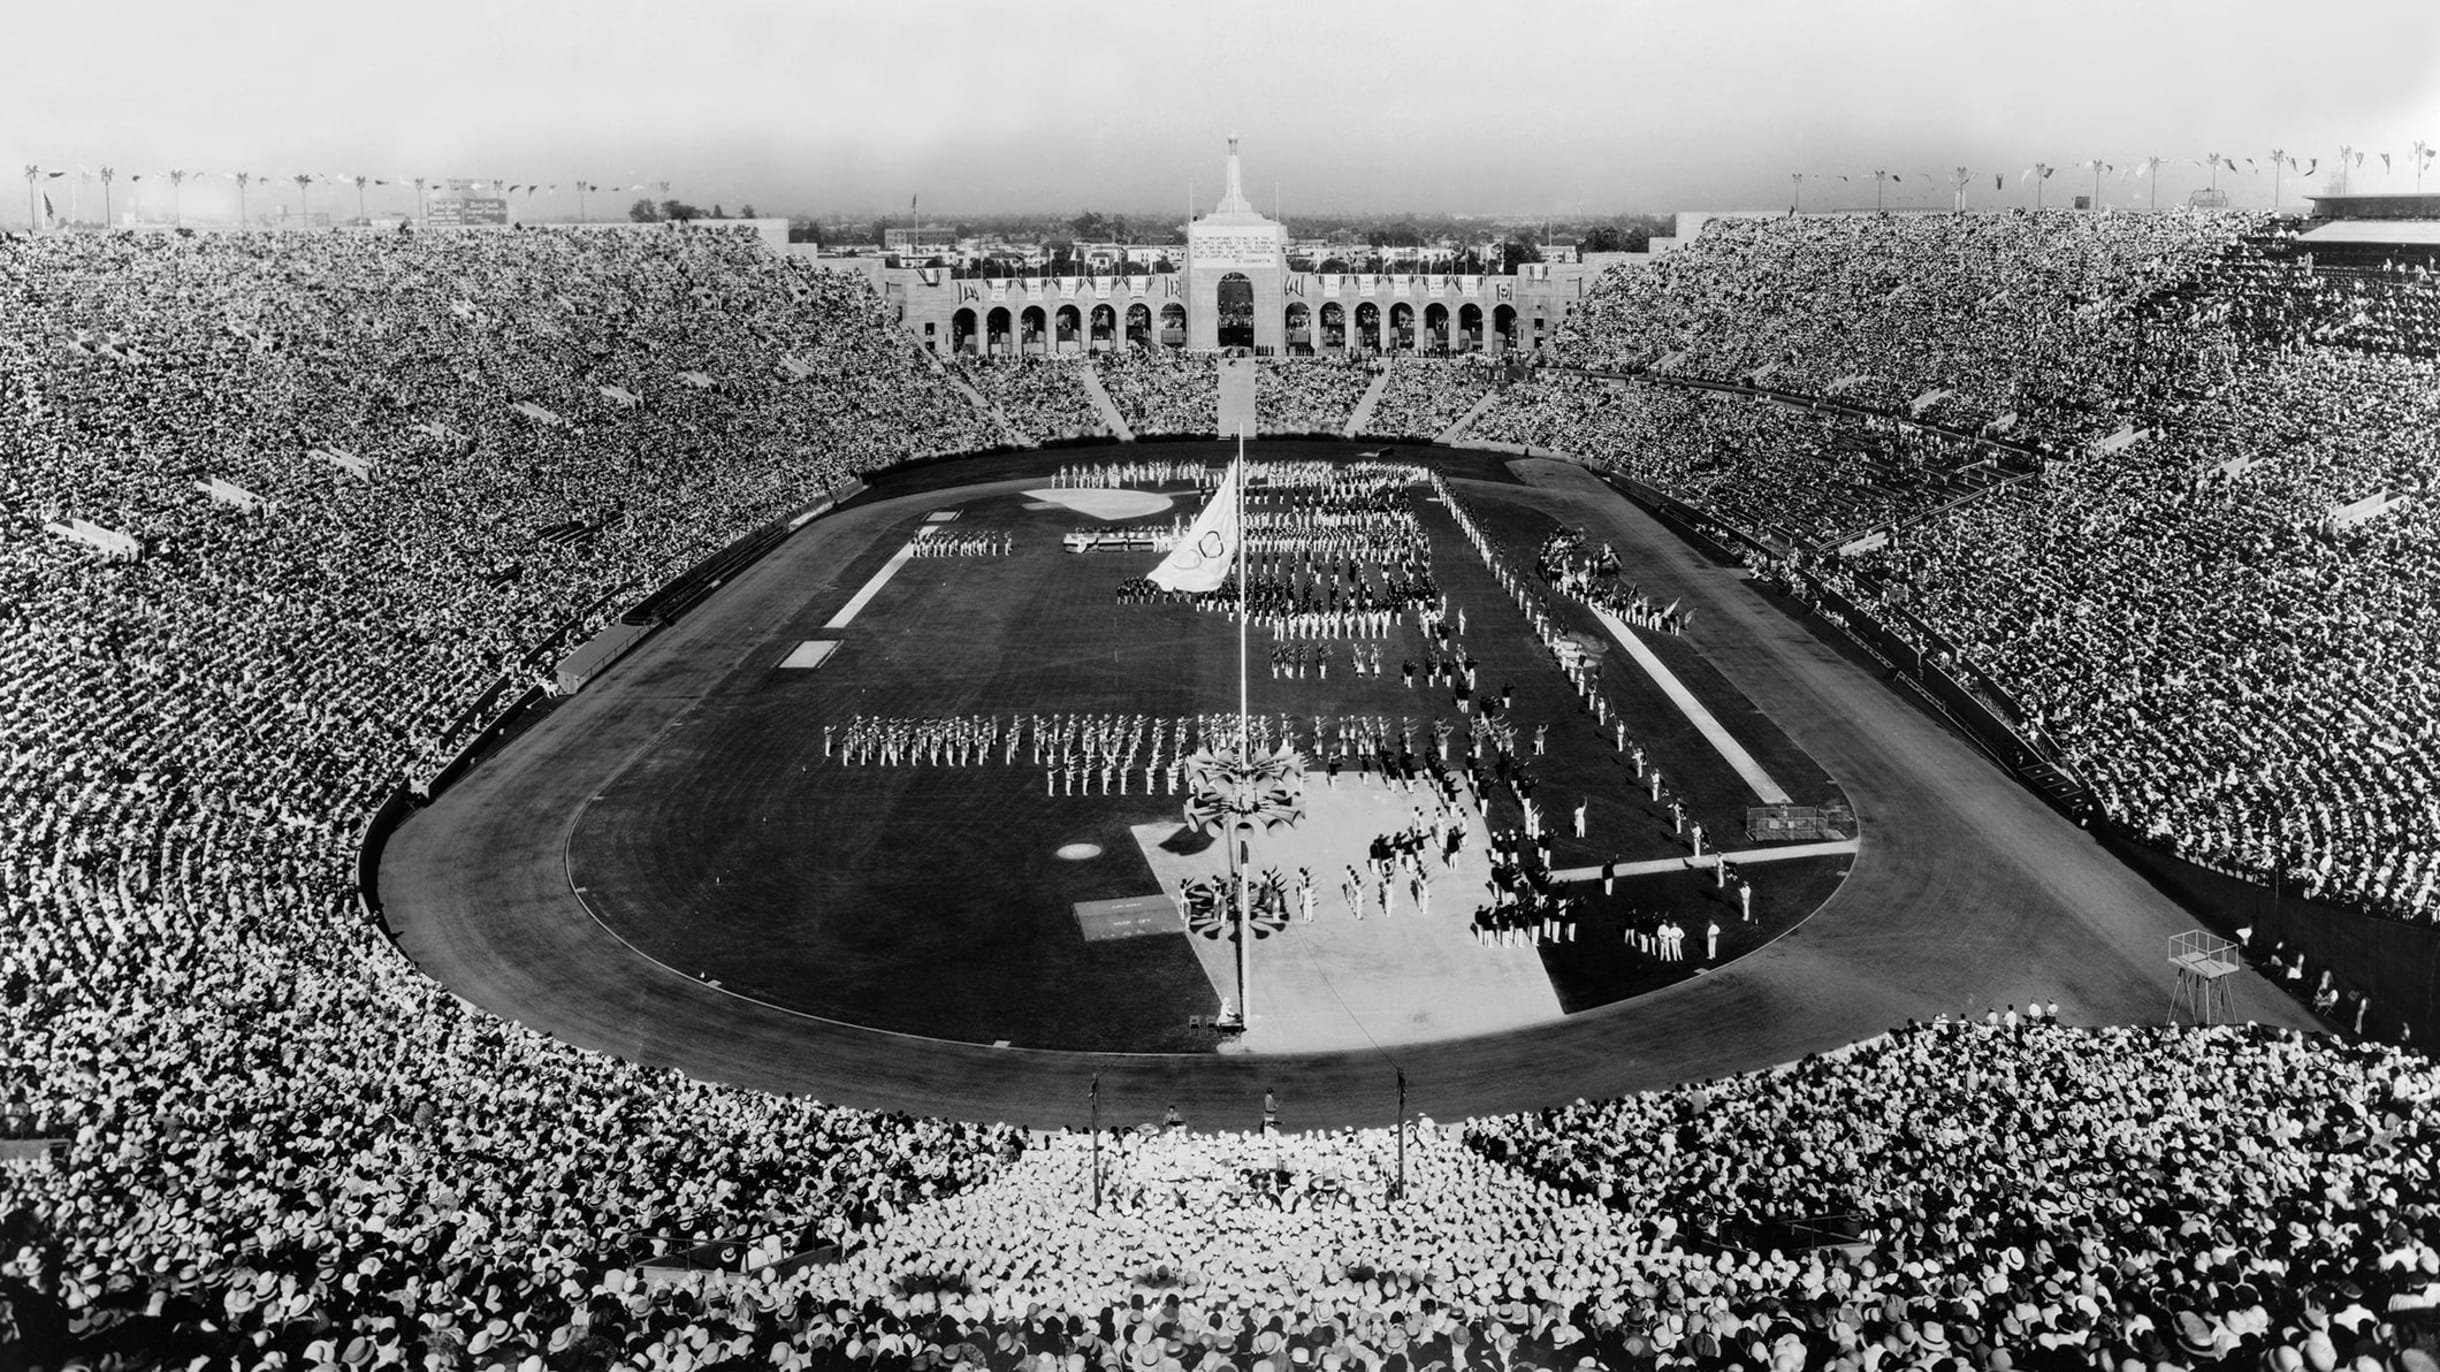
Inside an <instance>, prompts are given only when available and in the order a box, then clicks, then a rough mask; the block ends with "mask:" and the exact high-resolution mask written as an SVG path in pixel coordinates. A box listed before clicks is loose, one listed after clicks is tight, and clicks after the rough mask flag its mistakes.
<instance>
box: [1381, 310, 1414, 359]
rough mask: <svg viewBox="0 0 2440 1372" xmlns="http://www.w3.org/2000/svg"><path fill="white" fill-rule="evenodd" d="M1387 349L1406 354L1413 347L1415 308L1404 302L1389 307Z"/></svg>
mask: <svg viewBox="0 0 2440 1372" xmlns="http://www.w3.org/2000/svg"><path fill="white" fill-rule="evenodd" d="M1386 346H1388V347H1392V348H1396V349H1397V350H1398V351H1400V352H1407V351H1409V350H1411V349H1413V348H1414V346H1415V307H1414V306H1412V305H1409V304H1407V303H1406V302H1405V301H1403V300H1402V301H1399V302H1398V303H1397V304H1395V305H1392V306H1390V307H1389V340H1388V343H1387V345H1386Z"/></svg>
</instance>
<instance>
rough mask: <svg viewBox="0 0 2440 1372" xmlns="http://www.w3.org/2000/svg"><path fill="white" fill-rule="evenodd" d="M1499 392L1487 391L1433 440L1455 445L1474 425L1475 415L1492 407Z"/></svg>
mask: <svg viewBox="0 0 2440 1372" xmlns="http://www.w3.org/2000/svg"><path fill="white" fill-rule="evenodd" d="M1499 394H1500V393H1499V392H1498V391H1485V392H1484V393H1483V398H1482V399H1480V400H1477V401H1475V402H1474V403H1473V404H1472V405H1469V406H1467V407H1466V412H1465V413H1464V414H1461V415H1459V416H1458V417H1457V422H1456V423H1454V424H1451V425H1450V426H1449V427H1447V428H1445V429H1442V430H1441V431H1440V433H1439V434H1438V435H1436V436H1435V437H1434V438H1433V439H1432V441H1433V442H1434V443H1439V444H1443V445H1453V444H1455V443H1456V442H1457V441H1458V440H1459V439H1461V438H1463V437H1465V433H1466V430H1467V429H1468V428H1470V427H1472V426H1473V423H1474V417H1475V416H1476V415H1478V414H1481V413H1482V412H1483V411H1485V410H1487V409H1490V408H1491V402H1492V401H1494V400H1496V399H1498V398H1499Z"/></svg>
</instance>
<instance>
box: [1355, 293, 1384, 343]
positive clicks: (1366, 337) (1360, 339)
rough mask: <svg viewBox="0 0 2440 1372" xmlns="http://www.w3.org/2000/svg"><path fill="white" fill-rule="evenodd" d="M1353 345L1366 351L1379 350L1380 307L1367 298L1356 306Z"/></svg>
mask: <svg viewBox="0 0 2440 1372" xmlns="http://www.w3.org/2000/svg"><path fill="white" fill-rule="evenodd" d="M1355 346H1356V347H1357V348H1358V349H1359V350H1361V351H1363V352H1368V353H1377V352H1379V351H1381V307H1380V306H1378V305H1376V304H1374V303H1373V302H1371V301H1369V300H1367V301H1365V302H1364V303H1362V304H1360V305H1358V306H1356V342H1355Z"/></svg>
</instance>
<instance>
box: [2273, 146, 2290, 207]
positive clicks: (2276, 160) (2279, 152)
mask: <svg viewBox="0 0 2440 1372" xmlns="http://www.w3.org/2000/svg"><path fill="white" fill-rule="evenodd" d="M2287 168H2288V155H2287V150H2286V149H2284V148H2273V149H2271V213H2273V214H2277V213H2279V183H2280V178H2281V176H2282V175H2283V174H2284V173H2285V172H2286V171H2287Z"/></svg>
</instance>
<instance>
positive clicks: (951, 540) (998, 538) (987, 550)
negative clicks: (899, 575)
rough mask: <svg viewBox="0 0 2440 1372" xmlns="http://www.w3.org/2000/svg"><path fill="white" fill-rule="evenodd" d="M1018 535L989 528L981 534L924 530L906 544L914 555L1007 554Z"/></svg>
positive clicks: (1004, 555)
mask: <svg viewBox="0 0 2440 1372" xmlns="http://www.w3.org/2000/svg"><path fill="white" fill-rule="evenodd" d="M1016 548H1017V536H1016V535H1015V534H1011V533H1004V532H999V531H989V532H983V533H970V534H969V533H955V534H953V533H946V532H943V531H942V530H940V529H931V530H927V531H926V532H925V533H923V534H921V535H918V536H917V537H916V539H915V540H914V541H913V542H911V543H909V544H907V553H908V555H910V556H913V557H1006V556H1008V555H1009V554H1010V553H1013V552H1015V551H1016Z"/></svg>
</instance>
